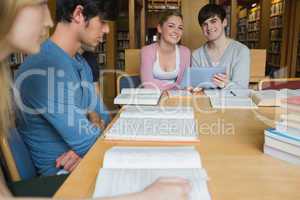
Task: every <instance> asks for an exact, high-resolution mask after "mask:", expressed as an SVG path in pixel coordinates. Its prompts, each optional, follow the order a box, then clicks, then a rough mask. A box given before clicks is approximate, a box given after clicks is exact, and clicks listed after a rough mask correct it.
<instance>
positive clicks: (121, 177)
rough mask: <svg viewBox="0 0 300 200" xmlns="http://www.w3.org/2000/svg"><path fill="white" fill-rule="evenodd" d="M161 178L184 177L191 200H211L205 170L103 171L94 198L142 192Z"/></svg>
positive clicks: (98, 179)
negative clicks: (186, 180) (190, 187)
mask: <svg viewBox="0 0 300 200" xmlns="http://www.w3.org/2000/svg"><path fill="white" fill-rule="evenodd" d="M160 177H182V178H186V179H188V180H189V181H190V183H191V185H192V191H191V193H190V196H189V200H210V199H211V197H210V194H209V192H208V187H207V175H206V172H205V170H204V169H101V170H100V172H99V175H98V177H97V181H96V188H95V192H94V195H93V197H112V196H118V195H124V194H129V193H134V192H140V191H142V190H144V189H145V188H146V187H147V186H149V185H150V184H152V183H153V182H154V181H155V180H157V179H158V178H160Z"/></svg>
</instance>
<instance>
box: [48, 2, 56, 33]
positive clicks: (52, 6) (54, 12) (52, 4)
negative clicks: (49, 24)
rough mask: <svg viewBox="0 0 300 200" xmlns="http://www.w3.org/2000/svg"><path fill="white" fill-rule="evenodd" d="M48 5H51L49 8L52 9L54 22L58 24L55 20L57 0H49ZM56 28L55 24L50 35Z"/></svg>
mask: <svg viewBox="0 0 300 200" xmlns="http://www.w3.org/2000/svg"><path fill="white" fill-rule="evenodd" d="M48 7H49V10H50V14H51V17H52V20H53V23H54V24H56V22H55V15H56V1H48ZM54 28H55V26H53V28H51V29H50V35H51V34H52V33H53V32H54Z"/></svg>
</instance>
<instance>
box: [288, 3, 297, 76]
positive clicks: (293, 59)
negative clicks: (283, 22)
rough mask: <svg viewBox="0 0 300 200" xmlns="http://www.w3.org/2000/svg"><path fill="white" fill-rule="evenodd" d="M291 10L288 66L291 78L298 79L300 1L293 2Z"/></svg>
mask: <svg viewBox="0 0 300 200" xmlns="http://www.w3.org/2000/svg"><path fill="white" fill-rule="evenodd" d="M290 7H291V10H290V13H289V14H290V21H291V24H290V31H289V33H290V35H289V38H290V40H289V44H288V48H287V50H288V51H287V53H288V54H287V59H288V61H287V65H288V69H289V70H288V71H289V76H290V77H296V74H297V54H298V52H297V51H298V44H299V43H298V40H299V38H298V34H299V31H300V12H299V10H300V1H291V5H290Z"/></svg>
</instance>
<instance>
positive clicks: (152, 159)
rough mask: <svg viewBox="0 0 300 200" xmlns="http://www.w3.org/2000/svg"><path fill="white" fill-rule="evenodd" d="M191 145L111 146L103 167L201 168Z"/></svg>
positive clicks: (196, 153)
mask: <svg viewBox="0 0 300 200" xmlns="http://www.w3.org/2000/svg"><path fill="white" fill-rule="evenodd" d="M201 167H202V166H201V159H200V155H199V153H198V151H197V150H196V149H195V148H194V147H192V146H189V147H113V148H111V149H110V150H108V151H107V152H106V153H105V155H104V161H103V168H170V169H171V168H189V169H190V168H201Z"/></svg>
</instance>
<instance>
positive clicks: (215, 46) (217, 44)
mask: <svg viewBox="0 0 300 200" xmlns="http://www.w3.org/2000/svg"><path fill="white" fill-rule="evenodd" d="M227 44H228V38H227V37H226V36H225V34H222V35H221V36H220V37H219V38H218V39H216V40H214V41H210V42H208V43H207V45H208V48H209V49H211V50H223V49H225V48H226V46H227Z"/></svg>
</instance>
